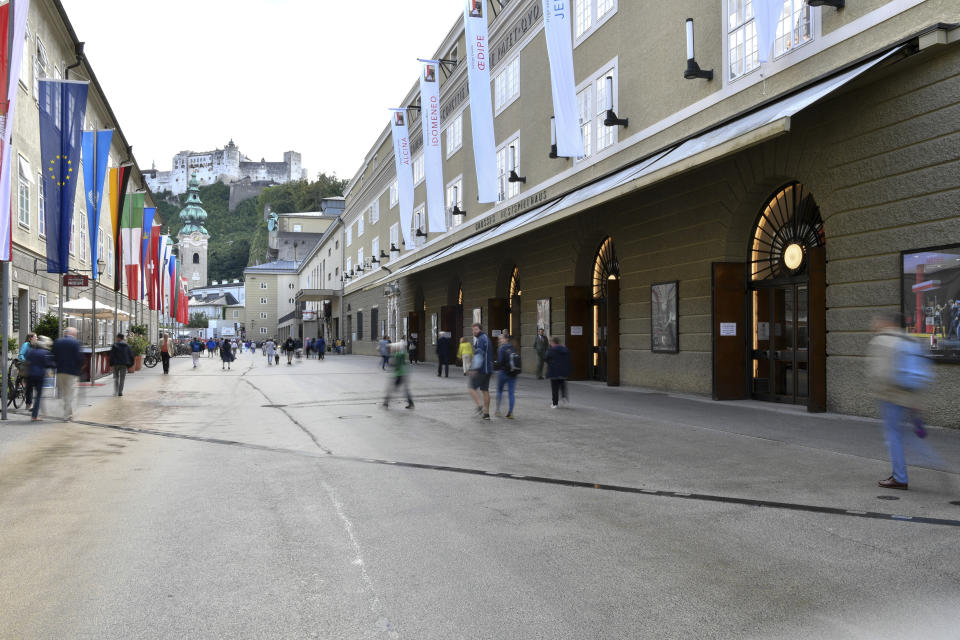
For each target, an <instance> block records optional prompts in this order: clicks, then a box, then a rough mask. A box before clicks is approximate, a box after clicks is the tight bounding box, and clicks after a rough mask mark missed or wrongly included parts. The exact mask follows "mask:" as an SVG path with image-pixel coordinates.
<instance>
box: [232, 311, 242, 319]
mask: <svg viewBox="0 0 960 640" xmlns="http://www.w3.org/2000/svg"><path fill="white" fill-rule="evenodd" d="M239 317H240V311H239V310H238V309H234V310H233V319H234V320H236V319H237V318H239Z"/></svg>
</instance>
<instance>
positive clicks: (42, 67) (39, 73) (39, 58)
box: [33, 37, 47, 97]
mask: <svg viewBox="0 0 960 640" xmlns="http://www.w3.org/2000/svg"><path fill="white" fill-rule="evenodd" d="M46 77H47V48H46V47H44V46H43V42H41V41H40V38H39V37H38V38H37V52H36V54H35V55H34V57H33V95H34V97H37V96H39V95H40V80H41V78H46Z"/></svg>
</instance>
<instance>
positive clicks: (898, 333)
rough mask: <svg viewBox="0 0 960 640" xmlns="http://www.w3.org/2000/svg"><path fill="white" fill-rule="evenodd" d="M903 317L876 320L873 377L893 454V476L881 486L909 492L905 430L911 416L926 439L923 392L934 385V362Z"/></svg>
mask: <svg viewBox="0 0 960 640" xmlns="http://www.w3.org/2000/svg"><path fill="white" fill-rule="evenodd" d="M902 327H903V317H902V316H901V315H900V314H899V313H888V314H885V315H883V316H880V317H878V318H877V319H876V320H875V321H874V329H875V330H876V332H877V335H876V336H875V337H874V338H873V339H872V340H871V341H870V345H869V355H870V358H871V369H870V377H871V378H872V379H873V383H874V390H875V392H876V395H877V400H878V401H879V403H880V417H881V419H882V420H883V431H884V436H885V437H886V441H887V450H888V451H889V452H890V463H891V466H892V467H893V473H892V474H891V475H890V477H889V478H887V479H886V480H881V481H880V482H879V483H878V484H879V485H880V486H881V487H883V488H884V489H907V488H908V483H907V461H906V458H905V456H904V454H903V440H902V433H901V428H902V424H903V422H904V421H905V420H906V419H907V418H908V417H913V418H914V420H915V429H914V432H915V433H916V435H917V436H918V437H920V438H923V437H925V436H926V431H925V430H924V428H923V423H922V422H921V421H920V417H919V416H920V413H919V406H920V396H921V392H922V391H923V390H924V389H925V388H926V387H927V386H929V385H930V383H931V382H932V380H933V373H932V370H931V366H930V361H929V360H928V359H927V358H926V357H925V356H924V355H923V352H922V350H921V348H920V345H919V344H918V343H917V342H916V341H914V340H912V339H911V338H910V337H909V336H907V335H906V334H905V333H904V332H903V329H902Z"/></svg>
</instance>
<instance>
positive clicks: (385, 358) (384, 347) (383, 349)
mask: <svg viewBox="0 0 960 640" xmlns="http://www.w3.org/2000/svg"><path fill="white" fill-rule="evenodd" d="M377 352H378V353H379V354H380V368H381V369H383V370H385V369H386V368H387V364H389V362H390V340H389V339H387V336H383V337H382V338H380V342H379V343H377Z"/></svg>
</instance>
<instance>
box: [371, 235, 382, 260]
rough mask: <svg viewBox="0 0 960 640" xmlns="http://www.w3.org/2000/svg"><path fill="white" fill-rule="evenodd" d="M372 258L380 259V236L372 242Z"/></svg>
mask: <svg viewBox="0 0 960 640" xmlns="http://www.w3.org/2000/svg"><path fill="white" fill-rule="evenodd" d="M370 258H371V259H373V258H376V259H377V260H379V259H380V236H377V237H376V238H374V239H373V240H372V241H371V242H370Z"/></svg>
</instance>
